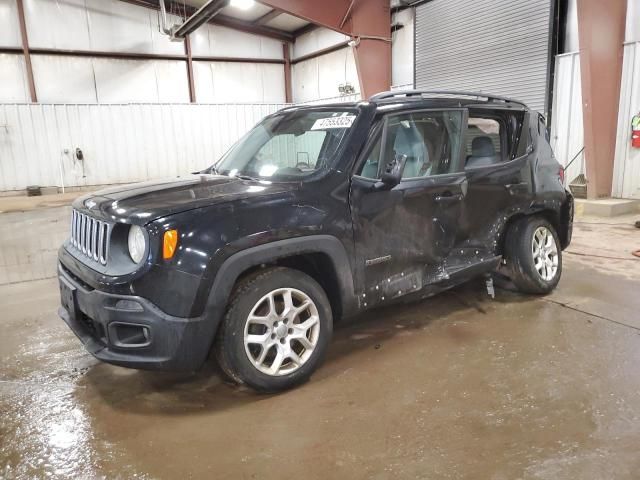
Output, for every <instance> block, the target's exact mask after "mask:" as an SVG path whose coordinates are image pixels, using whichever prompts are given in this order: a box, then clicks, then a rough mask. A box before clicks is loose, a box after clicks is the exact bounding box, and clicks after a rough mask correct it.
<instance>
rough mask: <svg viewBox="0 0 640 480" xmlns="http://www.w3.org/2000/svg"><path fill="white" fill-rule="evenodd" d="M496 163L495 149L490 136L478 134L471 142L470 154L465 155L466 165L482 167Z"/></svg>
mask: <svg viewBox="0 0 640 480" xmlns="http://www.w3.org/2000/svg"><path fill="white" fill-rule="evenodd" d="M495 163H498V156H497V155H496V149H495V147H494V146H493V141H492V140H491V137H488V136H480V137H476V138H474V139H473V141H472V142H471V155H469V156H468V157H467V163H466V166H467V167H484V166H486V165H493V164H495Z"/></svg>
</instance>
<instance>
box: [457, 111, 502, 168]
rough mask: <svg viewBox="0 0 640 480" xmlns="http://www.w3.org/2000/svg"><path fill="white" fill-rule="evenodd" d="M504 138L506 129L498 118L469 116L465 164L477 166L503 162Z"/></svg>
mask: <svg viewBox="0 0 640 480" xmlns="http://www.w3.org/2000/svg"><path fill="white" fill-rule="evenodd" d="M503 138H504V129H503V128H502V126H501V125H500V122H498V121H497V120H495V119H493V118H480V117H471V116H469V123H468V124H467V139H466V148H467V161H466V164H465V166H467V167H477V166H483V165H491V164H494V163H499V162H501V161H502V139H503Z"/></svg>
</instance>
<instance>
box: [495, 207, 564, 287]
mask: <svg viewBox="0 0 640 480" xmlns="http://www.w3.org/2000/svg"><path fill="white" fill-rule="evenodd" d="M505 259H506V261H507V267H508V271H509V277H510V278H511V281H512V282H513V283H514V285H515V286H516V287H517V288H518V290H520V291H521V292H524V293H531V294H535V295H544V294H547V293H549V292H551V291H552V290H553V289H554V288H556V286H557V285H558V282H559V281H560V277H561V275H562V250H561V248H560V240H559V238H558V234H557V233H556V231H555V229H554V228H553V226H552V225H551V224H550V223H549V222H548V221H547V220H545V219H544V218H542V217H537V216H534V217H524V218H521V219H519V220H517V221H516V222H515V223H514V224H513V225H511V227H510V228H509V230H508V231H507V237H506V242H505Z"/></svg>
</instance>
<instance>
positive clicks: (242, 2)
mask: <svg viewBox="0 0 640 480" xmlns="http://www.w3.org/2000/svg"><path fill="white" fill-rule="evenodd" d="M255 3H256V2H255V1H254V0H231V3H230V5H231V6H232V7H236V8H239V9H240V10H249V9H250V8H251V7H253V5H254V4H255Z"/></svg>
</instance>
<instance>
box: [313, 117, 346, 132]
mask: <svg viewBox="0 0 640 480" xmlns="http://www.w3.org/2000/svg"><path fill="white" fill-rule="evenodd" d="M355 119H356V116H355V115H344V116H342V117H328V118H319V119H318V120H316V121H315V123H314V124H313V127H311V130H326V129H329V128H349V127H351V125H353V121H354V120H355Z"/></svg>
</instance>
